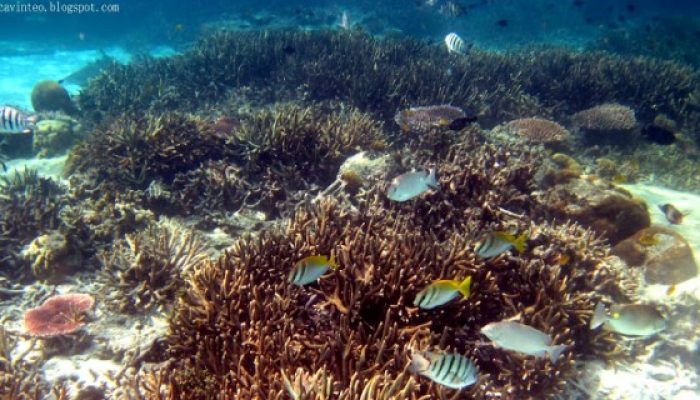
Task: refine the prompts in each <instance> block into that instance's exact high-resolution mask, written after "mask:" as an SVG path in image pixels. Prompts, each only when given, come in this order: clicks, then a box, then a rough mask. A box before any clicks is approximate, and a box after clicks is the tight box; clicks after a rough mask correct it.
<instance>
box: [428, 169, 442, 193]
mask: <svg viewBox="0 0 700 400" xmlns="http://www.w3.org/2000/svg"><path fill="white" fill-rule="evenodd" d="M426 183H427V185H428V186H430V187H431V188H433V189H438V188H440V184H439V183H438V181H437V176H436V175H435V168H430V169H429V170H428V182H426Z"/></svg>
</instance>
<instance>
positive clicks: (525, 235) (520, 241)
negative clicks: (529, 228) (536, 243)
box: [513, 232, 530, 253]
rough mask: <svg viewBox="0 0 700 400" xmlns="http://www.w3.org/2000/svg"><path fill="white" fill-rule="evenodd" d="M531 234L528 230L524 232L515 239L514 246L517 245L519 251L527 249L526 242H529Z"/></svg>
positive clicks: (516, 248)
mask: <svg viewBox="0 0 700 400" xmlns="http://www.w3.org/2000/svg"><path fill="white" fill-rule="evenodd" d="M529 236H530V235H529V233H528V232H523V233H521V234H520V236H518V237H516V238H515V240H513V247H515V250H518V253H522V252H523V251H525V242H527V238H528V237H529Z"/></svg>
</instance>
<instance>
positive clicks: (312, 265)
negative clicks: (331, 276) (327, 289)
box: [287, 254, 337, 286]
mask: <svg viewBox="0 0 700 400" xmlns="http://www.w3.org/2000/svg"><path fill="white" fill-rule="evenodd" d="M336 267H337V265H336V263H335V255H334V254H331V258H330V259H328V257H326V256H308V257H304V258H302V259H301V260H299V261H298V262H297V263H296V265H294V268H293V269H292V271H291V272H290V273H289V277H288V279H287V280H288V281H289V282H291V283H293V284H295V285H298V286H304V285H308V284H309V283H311V282H314V281H315V280H316V279H318V278H320V277H321V275H323V274H325V273H326V271H328V269H329V268H334V269H335V268H336Z"/></svg>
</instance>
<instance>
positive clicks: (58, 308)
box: [24, 293, 95, 337]
mask: <svg viewBox="0 0 700 400" xmlns="http://www.w3.org/2000/svg"><path fill="white" fill-rule="evenodd" d="M94 305H95V299H94V298H93V297H92V296H90V295H88V294H81V293H70V294H61V295H55V296H52V297H50V298H48V299H47V300H46V301H45V302H44V303H43V304H42V305H41V306H39V307H36V308H32V309H30V310H27V312H25V313H24V327H25V329H26V330H27V333H29V334H30V335H32V336H38V337H51V336H59V335H65V334H69V333H73V332H75V331H77V330H78V329H80V328H82V327H83V326H84V325H85V313H87V312H88V311H90V310H91V309H92V307H93V306H94Z"/></svg>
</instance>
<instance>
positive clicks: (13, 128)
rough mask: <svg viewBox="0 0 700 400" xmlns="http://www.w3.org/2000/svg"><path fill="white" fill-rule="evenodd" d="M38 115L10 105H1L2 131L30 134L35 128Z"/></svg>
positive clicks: (0, 130)
mask: <svg viewBox="0 0 700 400" xmlns="http://www.w3.org/2000/svg"><path fill="white" fill-rule="evenodd" d="M36 121H37V117H36V116H35V115H32V116H30V115H27V114H26V113H24V112H22V111H20V110H18V109H16V108H14V107H10V106H2V107H0V133H4V134H10V135H18V134H29V133H32V131H33V130H34V126H35V125H36Z"/></svg>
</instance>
